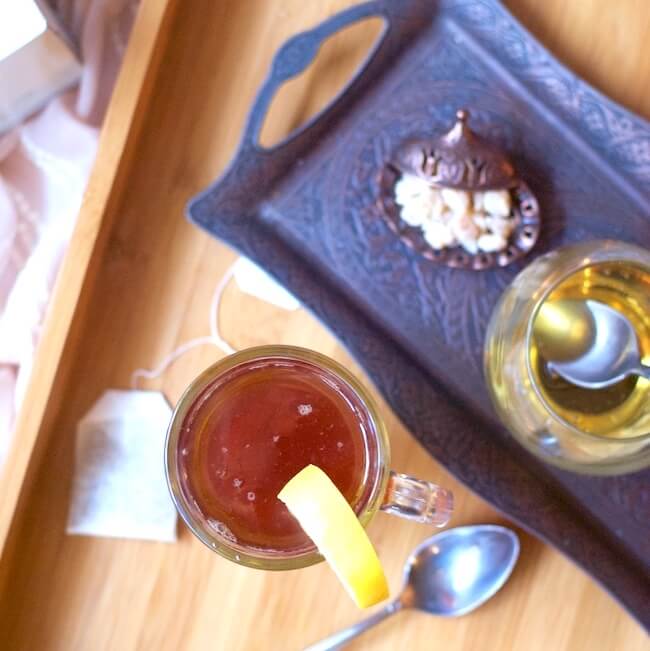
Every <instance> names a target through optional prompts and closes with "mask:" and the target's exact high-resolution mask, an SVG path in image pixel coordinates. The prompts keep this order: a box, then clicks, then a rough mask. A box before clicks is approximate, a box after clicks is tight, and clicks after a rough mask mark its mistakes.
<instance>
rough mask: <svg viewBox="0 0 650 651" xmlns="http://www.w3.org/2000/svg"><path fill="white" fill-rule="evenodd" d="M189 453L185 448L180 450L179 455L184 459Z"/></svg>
mask: <svg viewBox="0 0 650 651" xmlns="http://www.w3.org/2000/svg"><path fill="white" fill-rule="evenodd" d="M189 453H190V451H189V450H188V449H187V448H183V449H182V450H181V454H182V455H183V456H184V457H186V456H187V455H188V454H189Z"/></svg>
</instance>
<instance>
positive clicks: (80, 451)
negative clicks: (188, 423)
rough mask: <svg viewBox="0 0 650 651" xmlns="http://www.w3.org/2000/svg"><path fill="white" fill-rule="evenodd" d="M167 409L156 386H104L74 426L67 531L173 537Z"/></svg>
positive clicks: (174, 519)
mask: <svg viewBox="0 0 650 651" xmlns="http://www.w3.org/2000/svg"><path fill="white" fill-rule="evenodd" d="M170 419H171V409H170V407H169V405H168V403H167V401H166V400H165V398H164V396H163V395H162V394H161V393H159V392H156V391H121V390H108V391H106V392H105V393H104V394H103V395H102V396H101V397H100V398H99V400H98V401H97V402H96V403H95V404H94V405H93V407H92V408H91V409H90V411H88V413H87V414H86V415H85V416H84V417H83V418H82V419H81V420H80V421H79V423H78V425H77V436H76V447H75V471H74V481H73V488H72V500H71V504H70V510H69V513H68V524H67V528H66V530H67V532H68V533H70V534H80V535H91V536H106V537H115V538H138V539H142V540H159V541H163V542H174V541H175V540H176V509H175V508H174V504H173V503H172V500H171V497H170V495H169V491H168V489H167V483H166V480H165V471H164V464H163V457H164V455H163V450H164V444H165V433H166V431H167V426H168V425H169V421H170Z"/></svg>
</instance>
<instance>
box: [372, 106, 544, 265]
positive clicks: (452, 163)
mask: <svg viewBox="0 0 650 651" xmlns="http://www.w3.org/2000/svg"><path fill="white" fill-rule="evenodd" d="M468 118H469V112H468V111H467V110H464V109H461V110H459V111H457V112H456V123H455V124H454V126H453V127H452V128H451V129H450V130H449V131H448V132H447V133H446V134H445V135H443V136H441V137H438V138H430V139H421V140H411V141H408V142H406V143H404V144H403V145H401V146H400V147H399V148H398V149H397V150H396V151H395V152H394V153H393V155H392V157H391V159H390V160H389V161H387V162H386V164H385V165H384V166H383V167H382V169H381V170H379V178H378V181H379V196H378V198H377V205H378V208H379V211H380V214H381V215H382V217H383V219H384V221H385V222H386V224H387V225H388V227H389V228H390V229H391V230H392V231H393V232H394V233H395V234H396V235H397V236H398V237H399V238H400V240H401V241H402V242H404V244H406V245H407V246H409V247H410V248H412V249H413V250H415V251H417V252H418V253H419V254H420V255H422V256H423V257H424V258H426V259H427V260H430V261H431V262H435V263H437V264H441V265H445V266H447V267H454V268H460V269H473V270H475V271H481V270H485V269H491V268H494V267H505V266H507V265H509V264H511V263H512V262H514V261H515V260H517V259H519V258H521V257H522V256H524V255H526V253H528V251H530V250H531V249H532V248H533V246H534V245H535V242H536V241H537V238H538V237H539V233H540V228H541V219H540V213H539V204H538V203H537V199H536V198H535V195H534V194H533V193H532V191H531V190H530V188H529V187H528V185H527V184H526V183H525V181H523V179H521V178H520V177H519V176H517V173H516V170H515V168H514V165H513V164H512V163H511V162H510V160H509V159H508V158H507V157H506V156H505V155H504V154H503V152H502V151H501V150H500V149H499V148H498V147H496V146H495V145H493V144H492V143H490V142H487V141H486V140H485V139H484V138H482V137H481V136H479V135H477V134H476V133H474V132H473V131H472V130H471V129H470V128H469V126H468V125H467V121H468ZM403 174H415V175H417V176H420V177H422V178H423V179H425V180H426V181H427V182H428V183H429V184H430V185H433V186H437V187H440V188H453V189H456V190H465V191H468V192H482V191H486V190H506V189H507V190H508V191H509V192H510V195H511V197H512V201H513V205H512V219H513V222H514V230H513V232H512V234H511V235H510V236H509V239H508V242H507V247H506V248H505V249H503V250H500V251H494V252H490V253H486V252H480V251H479V252H477V253H468V252H467V251H466V250H464V249H463V248H462V247H460V246H455V247H453V248H442V249H434V248H432V247H431V246H430V245H429V244H428V243H427V241H426V240H425V238H424V236H423V233H422V231H421V229H420V228H413V227H411V226H409V225H408V224H407V223H406V222H405V221H404V220H402V219H401V216H400V208H399V206H398V205H397V203H396V201H395V195H394V190H395V184H396V182H397V181H398V180H399V178H400V177H401V176H402V175H403Z"/></svg>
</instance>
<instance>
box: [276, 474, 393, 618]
mask: <svg viewBox="0 0 650 651" xmlns="http://www.w3.org/2000/svg"><path fill="white" fill-rule="evenodd" d="M278 498H279V499H280V500H282V501H283V502H284V503H285V504H286V505H287V508H288V509H289V511H290V512H291V514H292V515H293V517H294V518H296V520H298V522H299V523H300V526H301V527H302V528H303V529H304V531H305V533H306V534H307V535H308V536H309V537H310V538H311V539H312V541H313V542H314V544H315V545H316V547H318V550H319V551H320V553H321V554H322V555H323V556H324V557H325V559H326V560H327V562H328V563H329V564H330V566H331V567H332V569H333V570H334V572H336V575H337V576H338V578H339V580H340V581H341V583H343V585H344V586H345V589H346V590H347V591H348V593H349V594H350V596H351V597H352V599H354V601H355V603H356V604H357V606H359V607H360V608H368V606H373V605H374V604H376V603H378V602H379V601H382V600H383V599H386V597H388V583H387V582H386V576H385V575H384V570H383V568H382V566H381V563H380V562H379V558H378V557H377V553H376V552H375V549H374V547H373V546H372V543H371V542H370V540H369V538H368V535H367V534H366V532H365V530H364V528H363V527H362V526H361V523H360V522H359V520H358V519H357V516H356V515H355V513H354V511H353V510H352V508H351V507H350V505H349V504H348V503H347V501H346V499H345V497H343V495H342V494H341V492H340V491H339V489H338V488H337V487H336V486H335V485H334V482H333V481H332V480H331V479H330V478H329V477H328V476H327V474H325V473H324V472H323V471H322V470H321V469H320V468H319V467H318V466H314V465H309V466H306V467H305V468H303V469H302V470H301V471H300V472H299V473H298V474H297V475H295V476H294V477H292V478H291V479H290V480H289V481H288V482H287V483H286V484H285V486H284V488H283V489H282V490H281V491H280V492H279V493H278Z"/></svg>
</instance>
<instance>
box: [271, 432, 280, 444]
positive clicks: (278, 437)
mask: <svg viewBox="0 0 650 651" xmlns="http://www.w3.org/2000/svg"><path fill="white" fill-rule="evenodd" d="M279 440H280V436H279V435H278V434H276V435H275V436H274V437H273V443H277V442H278V441H279Z"/></svg>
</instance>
